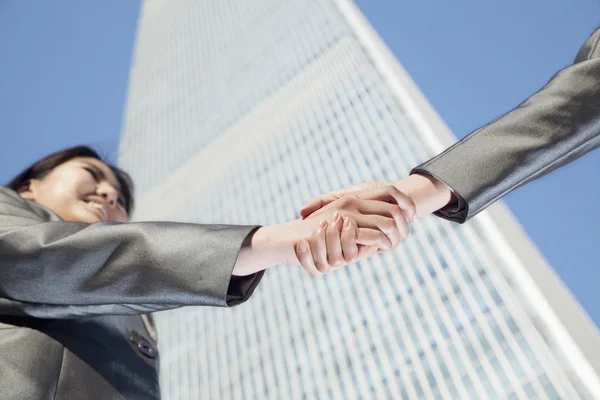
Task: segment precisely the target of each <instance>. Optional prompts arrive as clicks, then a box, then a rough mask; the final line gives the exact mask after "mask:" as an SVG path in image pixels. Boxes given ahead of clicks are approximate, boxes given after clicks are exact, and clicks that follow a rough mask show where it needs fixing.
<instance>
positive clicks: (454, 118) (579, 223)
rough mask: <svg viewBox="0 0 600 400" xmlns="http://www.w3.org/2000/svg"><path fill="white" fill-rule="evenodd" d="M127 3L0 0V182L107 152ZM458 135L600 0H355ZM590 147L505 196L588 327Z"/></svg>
mask: <svg viewBox="0 0 600 400" xmlns="http://www.w3.org/2000/svg"><path fill="white" fill-rule="evenodd" d="M139 4H140V2H139V0H127V1H123V0H103V1H79V0H70V1H69V0H60V1H59V0H57V1H53V2H45V1H41V0H40V1H27V2H24V1H22V0H2V1H0V54H1V55H2V58H1V61H0V132H1V135H2V139H3V143H2V146H0V183H3V184H4V183H6V182H7V181H8V180H9V178H11V177H12V176H13V175H15V174H16V173H18V172H19V171H20V170H21V169H22V168H23V167H25V166H26V165H27V164H28V163H30V162H31V161H33V160H35V159H37V158H39V157H41V156H43V155H45V154H47V153H49V152H51V151H54V150H58V149H61V148H64V147H66V146H70V145H73V144H79V143H85V144H90V145H93V146H94V147H96V148H97V149H99V150H100V151H101V153H103V154H104V155H106V156H108V157H109V158H110V159H113V160H114V159H115V157H116V153H117V145H118V137H119V133H120V129H121V118H122V114H123V106H124V103H125V94H126V89H127V79H128V74H129V65H130V60H131V51H132V47H133V42H134V35H135V29H136V23H137V17H138V13H139ZM357 4H358V5H359V7H360V8H361V10H362V11H363V13H364V14H365V15H366V17H367V18H368V19H369V21H370V22H371V24H372V25H373V26H374V27H375V29H376V30H377V31H378V32H379V34H380V35H381V36H382V38H383V39H384V41H385V42H386V43H387V45H388V46H389V47H390V48H391V49H392V51H393V52H394V54H396V57H397V58H398V59H399V60H400V61H401V62H402V64H403V65H404V67H405V68H406V69H407V70H408V72H409V73H410V74H411V76H412V77H413V79H414V80H415V81H416V83H417V84H418V85H419V86H420V87H421V89H422V90H423V92H424V93H425V95H426V96H427V97H428V98H429V100H430V101H431V102H432V104H433V106H434V107H435V108H436V109H437V111H438V112H439V113H440V115H441V116H442V118H443V119H444V120H445V121H446V123H447V124H448V125H449V127H450V128H451V129H452V130H453V131H454V133H455V134H456V135H457V136H458V137H462V136H464V135H466V134H468V133H469V132H470V131H472V130H474V129H475V128H477V127H479V126H481V125H483V124H485V123H486V122H488V121H490V120H491V119H493V118H495V117H496V116H498V115H500V114H501V113H503V112H505V111H508V110H509V109H511V108H512V107H514V106H516V105H517V104H518V103H519V102H521V101H522V100H524V99H525V98H526V97H528V96H529V95H530V94H532V93H533V92H534V91H536V90H537V89H539V88H540V87H541V86H542V85H543V84H544V83H545V82H546V81H547V80H548V79H549V78H550V77H551V76H552V74H554V73H555V72H557V71H558V70H559V69H560V68H562V67H564V66H566V65H568V64H569V63H570V62H571V61H572V60H573V58H574V56H575V54H576V53H577V50H578V49H579V46H580V45H581V44H582V43H583V42H584V40H585V39H586V37H587V36H588V35H589V34H590V33H591V32H592V31H593V29H594V27H595V26H596V25H598V24H600V0H577V1H573V0H527V1H524V0H504V1H481V0H462V1H459V2H448V1H441V0H436V1H433V0H419V1H400V0H358V1H357ZM599 176H600V150H597V151H594V152H592V153H590V154H588V155H587V156H585V157H584V158H582V159H580V160H578V161H576V162H574V163H572V164H570V165H568V166H566V167H564V168H562V169H560V170H558V171H555V172H553V173H552V174H550V175H549V176H546V177H544V178H542V179H539V180H537V181H535V182H533V183H530V184H529V185H527V186H525V187H523V188H520V189H519V190H517V191H516V192H514V193H511V194H509V195H508V196H507V197H506V198H505V200H506V201H507V203H508V205H509V206H510V208H511V210H512V211H513V212H514V213H515V214H516V216H517V217H518V218H519V220H520V221H521V223H522V224H523V226H524V227H525V229H526V230H527V232H528V233H529V234H530V235H531V237H532V238H533V240H534V241H535V243H536V244H537V245H538V246H539V248H540V249H541V250H542V252H543V254H544V255H545V256H546V257H547V259H548V260H549V261H550V263H551V264H552V265H553V266H554V268H555V270H556V271H557V272H558V274H559V275H560V277H561V278H562V279H563V281H564V282H565V283H566V284H567V286H568V287H569V288H570V289H571V291H572V292H573V293H574V294H575V295H576V297H577V299H578V300H579V301H580V302H581V303H582V305H583V306H584V308H585V309H586V310H587V312H588V313H589V314H590V316H591V317H592V319H593V320H594V321H595V322H596V324H600V291H599V290H598V286H599V284H600V262H599V259H598V257H597V253H596V250H597V249H596V246H600V210H599V209H598V207H597V204H600V178H599Z"/></svg>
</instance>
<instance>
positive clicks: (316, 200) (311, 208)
mask: <svg viewBox="0 0 600 400" xmlns="http://www.w3.org/2000/svg"><path fill="white" fill-rule="evenodd" d="M339 197H340V196H339V195H337V194H336V192H331V193H327V194H325V195H323V196H319V197H313V198H312V199H310V200H309V201H307V202H306V204H305V205H304V206H302V208H301V209H300V216H301V217H302V218H307V217H308V216H310V215H311V214H312V213H314V212H315V211H317V210H320V209H321V208H323V207H325V206H326V205H327V204H329V203H332V202H334V201H336V200H337V199H338V198H339Z"/></svg>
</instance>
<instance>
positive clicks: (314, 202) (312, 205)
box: [300, 197, 322, 218]
mask: <svg viewBox="0 0 600 400" xmlns="http://www.w3.org/2000/svg"><path fill="white" fill-rule="evenodd" d="M321 204H322V203H321V198H319V197H315V198H312V199H310V200H308V201H307V202H306V204H304V205H303V206H302V208H301V209H300V217H302V218H306V217H308V216H309V215H310V214H312V213H313V212H315V211H317V210H318V209H319V208H321V207H322V205H321Z"/></svg>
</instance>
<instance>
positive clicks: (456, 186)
mask: <svg viewBox="0 0 600 400" xmlns="http://www.w3.org/2000/svg"><path fill="white" fill-rule="evenodd" d="M599 40H600V27H598V28H596V31H594V33H592V35H591V36H590V37H589V39H588V40H587V41H586V42H585V44H584V45H583V47H582V48H581V49H580V51H579V53H578V55H577V57H576V59H575V62H574V63H573V65H571V66H569V67H567V68H564V69H563V70H561V71H559V72H558V73H557V74H555V75H554V76H553V77H552V79H550V81H549V82H548V83H547V84H546V86H545V87H543V88H542V89H541V90H540V91H538V92H537V93H535V94H534V95H533V96H531V97H530V98H528V99H527V100H525V101H524V102H523V103H521V104H520V105H519V106H518V107H517V108H515V109H514V110H512V111H510V112H508V113H506V114H504V115H503V116H501V117H499V118H497V119H496V120H494V121H492V122H491V123H489V124H487V125H485V126H484V127H482V128H480V129H477V130H476V131H474V132H472V133H471V134H469V135H468V136H466V137H465V138H464V139H462V140H460V141H459V142H457V143H456V144H454V145H453V146H452V147H450V148H448V149H447V150H446V151H444V152H443V153H441V154H440V155H438V156H436V157H434V158H432V159H431V160H429V161H427V162H425V163H423V164H421V165H419V166H417V167H416V168H414V169H413V171H412V172H411V174H412V173H421V174H428V175H431V176H434V177H436V178H438V179H440V180H441V181H443V182H444V183H446V184H447V185H448V186H449V187H450V188H451V189H452V190H453V191H454V193H455V194H456V196H457V198H458V204H456V205H451V206H449V207H446V208H444V209H441V210H439V211H438V212H437V213H436V215H438V216H440V217H442V218H445V219H448V220H451V221H455V222H459V223H463V222H465V221H467V220H468V219H470V218H471V217H473V216H474V215H476V214H477V213H479V212H480V211H482V210H484V209H485V208H486V207H488V206H489V205H490V204H492V203H493V202H495V201H496V200H498V199H500V198H501V197H502V196H504V195H505V194H507V193H509V192H510V191H512V190H514V189H516V188H518V187H520V186H521V185H524V184H526V183H527V182H529V181H531V180H533V179H536V178H538V177H540V176H543V175H545V174H547V173H548V172H550V171H552V170H554V169H556V168H559V167H561V166H562V165H565V164H567V163H569V162H571V161H573V160H575V159H577V158H579V157H581V156H582V155H584V154H585V153H587V152H589V151H590V150H592V149H594V148H596V147H598V145H600V57H599V56H600V45H599Z"/></svg>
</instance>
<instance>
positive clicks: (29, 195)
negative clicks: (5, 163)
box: [17, 179, 39, 201]
mask: <svg viewBox="0 0 600 400" xmlns="http://www.w3.org/2000/svg"><path fill="white" fill-rule="evenodd" d="M38 182H39V181H38V180H37V179H30V180H28V181H26V182H25V183H23V185H21V187H20V188H19V190H17V193H19V195H21V197H22V198H24V199H27V200H31V201H35V192H36V190H37V184H38Z"/></svg>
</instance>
